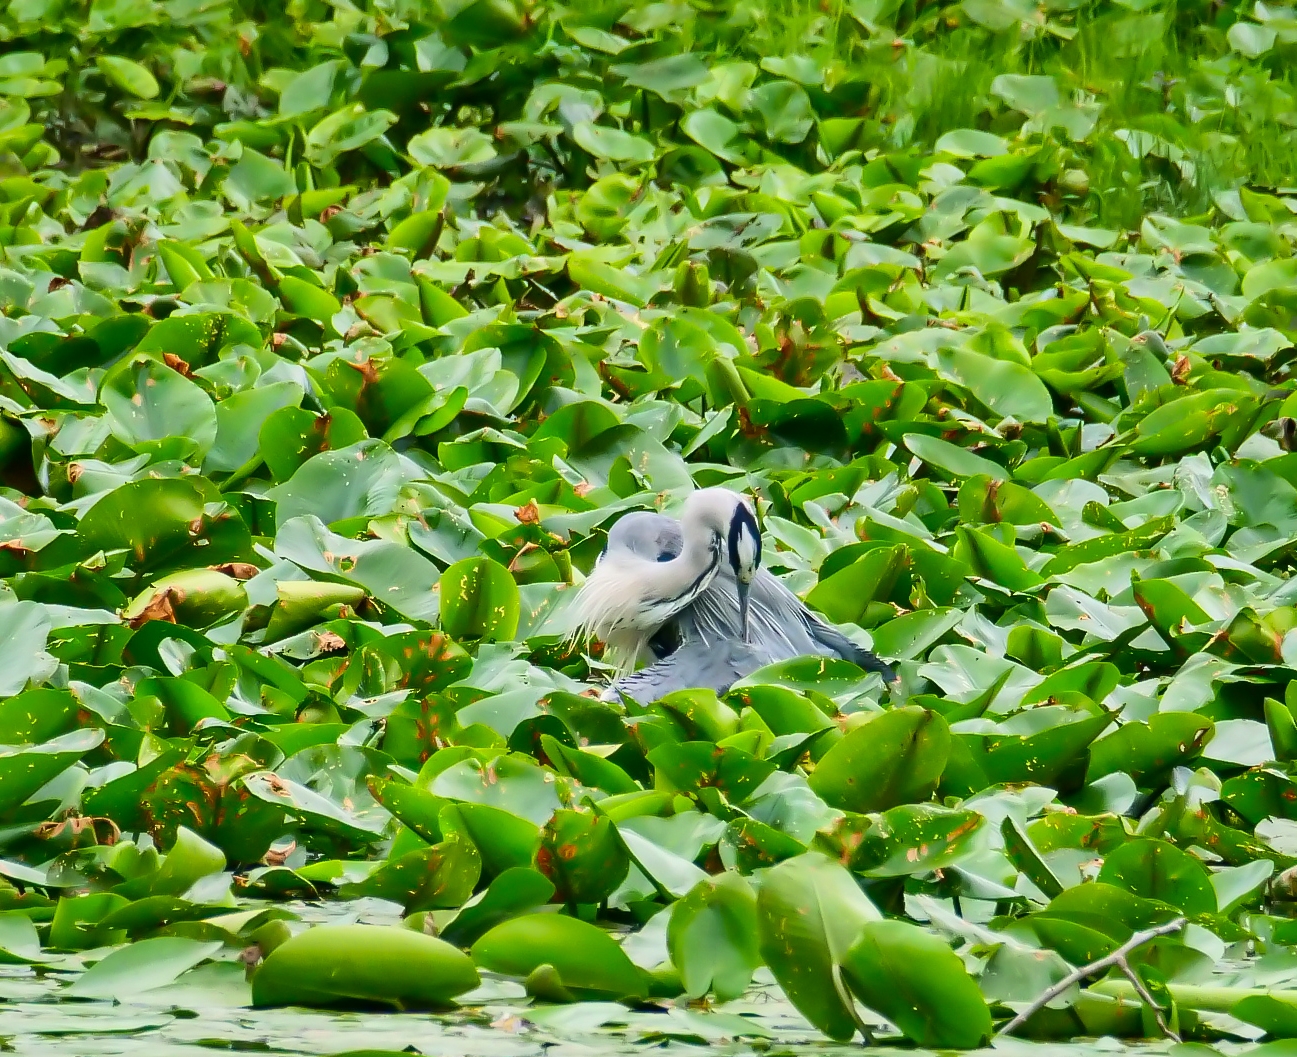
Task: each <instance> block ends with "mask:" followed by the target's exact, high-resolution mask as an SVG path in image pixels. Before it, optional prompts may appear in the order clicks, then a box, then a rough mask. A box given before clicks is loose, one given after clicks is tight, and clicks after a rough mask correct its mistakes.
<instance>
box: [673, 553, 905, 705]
mask: <svg viewBox="0 0 1297 1057" xmlns="http://www.w3.org/2000/svg"><path fill="white" fill-rule="evenodd" d="M748 604H749V613H748V625H749V628H748V638H749V639H750V640H751V641H752V642H753V643H754V644H755V645H756V646H757V647H758V648H759V649H761V650H762V651H763V652H765V653H767V654H769V655H770V657H771V660H772V661H774V660H786V659H788V658H790V657H802V656H806V655H807V654H821V655H825V656H836V657H841V658H842V659H843V660H847V661H851V662H853V663H854V664H857V665H859V666H860V667H861V668H863V669H864V670H865V671H867V672H877V673H878V674H879V675H881V676H882V677H883V679H884V681H886V682H891V681H892V680H893V679H894V678H895V673H894V672H893V671H892V669H891V667H890V666H889V665H887V664H886V663H884V662H883V661H881V660H879V658H878V657H876V656H875V655H874V654H872V653H870V652H869V651H868V650H866V649H862V648H861V647H860V646H857V645H856V644H855V643H854V642H852V641H851V640H850V639H849V638H847V636H846V635H844V634H843V633H842V632H841V631H839V630H838V629H837V628H835V627H834V626H833V625H832V624H830V623H828V622H827V621H826V620H824V619H823V618H822V617H821V616H820V615H819V614H817V613H814V612H812V611H811V610H810V609H808V608H807V607H806V603H804V602H803V601H802V600H801V599H800V598H798V597H797V596H796V595H795V594H793V592H792V591H790V590H789V589H788V588H787V587H786V586H785V585H784V583H783V581H782V580H780V579H779V578H778V577H777V576H775V575H774V574H773V573H772V572H770V571H769V570H768V569H762V570H761V571H760V572H758V573H757V575H756V578H755V579H754V580H753V581H752V590H751V593H750V595H749V598H748ZM686 618H687V619H689V620H692V622H693V624H694V627H695V629H696V631H697V634H698V635H699V636H700V637H702V638H704V639H710V640H711V641H713V642H715V641H719V640H723V639H738V638H741V633H740V630H739V604H738V595H737V592H736V588H735V583H734V574H733V572H731V571H730V569H729V568H728V567H722V569H721V571H720V572H719V573H718V574H717V576H716V579H715V580H713V581H712V584H711V586H710V587H709V588H708V589H707V590H706V591H705V592H703V594H702V595H700V596H699V597H698V599H697V600H696V601H695V602H694V604H693V606H692V607H690V609H689V610H686ZM689 630H690V629H689V628H688V627H686V628H685V629H684V633H685V635H686V637H692V636H690V635H689V634H688V632H689Z"/></svg>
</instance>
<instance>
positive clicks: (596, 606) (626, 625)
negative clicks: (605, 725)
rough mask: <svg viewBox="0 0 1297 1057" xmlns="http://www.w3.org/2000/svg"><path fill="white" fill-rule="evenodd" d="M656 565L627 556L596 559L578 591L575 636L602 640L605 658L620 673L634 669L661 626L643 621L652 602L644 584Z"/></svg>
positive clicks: (650, 580) (649, 582)
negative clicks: (613, 559)
mask: <svg viewBox="0 0 1297 1057" xmlns="http://www.w3.org/2000/svg"><path fill="white" fill-rule="evenodd" d="M656 564H657V563H656V562H649V561H644V560H642V559H639V558H630V557H623V558H621V560H619V561H616V562H611V561H603V562H599V564H598V565H596V566H595V567H594V570H593V571H592V572H591V573H590V575H589V576H588V577H587V578H586V581H585V583H583V584H582V585H581V590H580V592H579V593H578V594H577V598H576V612H577V624H576V628H575V630H574V632H573V636H574V638H577V639H599V640H601V641H602V642H603V644H604V648H605V652H604V659H605V660H606V661H608V663H609V664H612V665H614V666H616V668H617V670H618V671H619V672H621V673H626V672H630V671H634V669H635V665H636V664H637V663H638V661H639V659H640V654H641V653H642V652H643V651H644V649H645V648H646V647H647V646H648V640H649V639H650V638H652V636H653V633H654V632H655V631H656V630H657V627H658V626H660V625H658V626H654V625H651V624H649V625H646V624H645V616H646V615H647V613H648V611H649V609H650V606H651V603H652V599H651V598H646V597H645V595H646V587H647V586H648V585H650V584H652V582H653V581H652V575H653V572H654V567H655V566H656Z"/></svg>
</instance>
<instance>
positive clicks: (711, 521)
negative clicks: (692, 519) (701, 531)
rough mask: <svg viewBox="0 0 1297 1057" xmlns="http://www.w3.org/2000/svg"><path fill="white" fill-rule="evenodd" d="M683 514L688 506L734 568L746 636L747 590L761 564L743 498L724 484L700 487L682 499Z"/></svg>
mask: <svg viewBox="0 0 1297 1057" xmlns="http://www.w3.org/2000/svg"><path fill="white" fill-rule="evenodd" d="M685 505H686V518H688V517H689V512H690V509H692V512H693V513H695V514H696V515H697V517H698V520H699V521H700V522H701V523H702V524H704V525H705V526H706V527H707V528H708V529H710V530H711V532H712V533H713V539H714V540H715V545H716V547H717V549H718V550H719V551H720V554H721V557H722V560H724V561H727V562H729V565H730V568H731V569H733V570H734V580H735V584H736V586H737V590H738V602H739V618H740V624H741V625H742V628H743V637H744V638H745V639H746V638H747V626H748V591H749V589H750V588H751V586H752V580H753V578H754V577H755V576H756V575H757V570H758V569H760V568H761V530H760V529H759V528H758V527H757V519H756V516H755V515H754V514H753V513H752V507H750V506H749V505H748V502H747V500H746V499H744V498H743V497H742V496H741V495H738V494H737V493H735V492H731V491H729V490H728V489H725V488H703V489H700V490H699V491H697V492H694V493H693V494H692V495H691V496H690V497H689V499H688V500H687V501H686V504H685Z"/></svg>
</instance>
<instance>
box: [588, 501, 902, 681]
mask: <svg viewBox="0 0 1297 1057" xmlns="http://www.w3.org/2000/svg"><path fill="white" fill-rule="evenodd" d="M709 491H711V490H710V489H709ZM745 510H746V508H745ZM746 512H747V513H748V514H749V515H750V513H751V511H750V510H747V511H746ZM689 516H690V511H689V508H688V506H687V505H686V509H685V511H684V516H683V518H682V519H681V521H676V520H675V519H674V518H671V517H667V516H665V515H663V514H655V513H652V512H650V511H635V512H633V513H630V514H627V515H626V516H624V517H623V518H621V520H619V521H618V522H617V523H616V524H615V525H614V526H613V528H612V530H611V531H610V532H609V533H608V546H607V549H606V550H605V551H604V554H603V556H602V557H601V558H600V561H599V564H598V566H597V567H596V569H595V572H594V573H592V574H591V578H590V580H587V584H591V583H592V582H593V583H594V585H595V586H594V588H593V590H592V591H591V594H592V596H594V595H597V594H599V593H601V592H602V591H603V590H604V585H606V584H611V583H612V582H613V581H614V579H621V578H627V579H628V578H631V577H630V575H629V574H628V573H626V572H622V571H623V570H631V569H634V570H635V574H634V576H635V578H638V577H648V578H650V581H651V578H652V576H653V571H654V570H653V569H652V568H651V567H647V565H646V563H656V564H657V565H658V567H661V566H663V565H669V564H672V563H675V562H678V561H680V560H681V556H682V555H683V552H684V551H685V549H686V543H685V540H686V538H687V536H688V535H689V531H690V530H689V525H688V518H689ZM745 525H746V522H745ZM741 532H751V533H753V534H754V535H755V534H756V528H755V519H754V521H753V524H752V526H751V527H750V528H744V529H743V530H741ZM727 538H728V537H727ZM751 552H752V553H755V554H756V556H757V561H758V562H759V560H760V541H759V537H758V539H757V544H756V546H755V547H754V548H752V551H751ZM745 553H748V552H746V551H745ZM738 564H740V563H736V562H734V561H730V562H720V563H718V567H717V569H716V572H715V573H714V575H713V576H712V577H711V578H710V580H709V581H708V583H707V584H706V585H705V586H704V587H703V588H702V589H701V590H699V591H698V592H697V593H696V594H695V595H694V596H693V598H692V599H691V600H690V601H689V602H688V603H686V604H684V605H682V606H678V607H676V608H675V610H674V612H673V614H672V616H671V617H668V618H667V619H665V620H661V621H657V620H656V618H654V620H653V621H646V622H645V625H647V624H650V623H656V627H654V628H653V629H652V630H648V629H647V628H646V627H644V626H642V627H641V628H640V630H639V632H638V634H637V636H635V637H633V638H632V637H627V638H625V639H624V640H622V642H621V648H622V651H623V653H625V652H629V651H631V650H633V651H634V652H633V653H632V654H631V656H630V657H629V659H623V667H626V666H627V665H633V664H634V661H635V658H636V657H637V656H638V655H639V654H640V653H641V652H643V651H645V650H646V649H647V651H648V652H649V653H651V654H652V655H653V656H655V657H656V658H658V659H657V661H656V663H653V664H650V665H649V666H648V667H645V668H643V669H641V670H640V671H638V672H635V673H634V674H625V672H623V674H622V676H621V678H620V679H618V681H617V682H616V684H615V685H614V686H613V687H612V688H611V691H610V692H609V693H607V694H606V695H605V696H606V697H611V698H612V699H614V700H615V699H616V698H617V696H618V695H619V693H625V694H626V695H627V696H630V697H634V698H637V699H641V700H655V699H656V698H659V697H661V696H663V695H664V694H667V693H670V692H671V691H673V690H679V689H685V688H688V687H708V688H711V689H714V690H717V691H718V692H723V691H725V690H727V689H729V687H730V685H731V684H733V683H734V682H735V681H737V680H738V679H741V678H742V677H743V676H745V675H749V674H751V673H752V672H754V671H756V670H757V669H758V668H761V667H764V666H765V665H767V664H772V663H774V662H776V661H782V660H788V659H790V658H793V657H801V656H806V655H819V656H825V657H840V658H842V659H844V660H849V661H852V662H853V663H855V664H857V665H859V666H860V667H861V668H863V669H864V670H866V671H871V672H877V673H878V674H879V675H881V676H882V677H883V680H884V681H885V682H889V683H890V682H892V681H893V680H894V679H895V673H894V672H893V671H892V668H891V667H890V666H889V665H888V664H886V663H885V662H883V661H881V660H880V659H879V658H878V657H876V656H875V655H874V654H872V653H870V652H869V651H868V650H866V649H863V648H862V647H860V646H857V645H856V644H855V643H854V642H852V641H851V640H850V639H849V638H847V637H846V635H844V634H843V633H842V632H841V631H839V630H838V629H837V628H835V627H833V626H832V625H831V624H829V623H828V622H826V621H825V620H824V619H823V618H821V617H820V616H819V615H818V614H816V613H813V612H812V611H811V610H809V609H808V608H807V607H806V605H805V604H804V603H803V602H802V600H801V599H800V598H798V597H797V596H796V595H795V594H793V592H792V591H790V590H789V589H788V588H787V587H786V586H784V584H783V582H782V581H781V580H779V579H778V578H777V577H776V576H774V574H772V573H771V572H770V571H769V570H766V569H759V568H758V569H754V570H753V571H752V575H751V577H750V583H749V584H748V585H747V587H746V589H744V587H742V586H741V580H740V578H739V575H738V571H737V570H738ZM745 596H746V599H745ZM736 602H737V603H738V604H737V605H736ZM745 602H746V604H745ZM745 609H747V610H748V612H747V613H746V625H745V613H744V610H745ZM588 626H589V625H588ZM605 641H606V640H605ZM619 659H622V658H619Z"/></svg>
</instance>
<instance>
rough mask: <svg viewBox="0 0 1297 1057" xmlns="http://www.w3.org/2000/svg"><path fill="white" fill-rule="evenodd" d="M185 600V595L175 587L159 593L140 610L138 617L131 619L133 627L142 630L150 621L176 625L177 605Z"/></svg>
mask: <svg viewBox="0 0 1297 1057" xmlns="http://www.w3.org/2000/svg"><path fill="white" fill-rule="evenodd" d="M184 599H185V593H184V592H183V591H178V590H176V589H175V588H174V587H168V588H167V589H166V590H163V591H159V592H158V593H157V594H156V595H154V596H153V597H152V598H150V599H149V603H148V605H146V606H145V607H144V608H143V609H142V610H140V612H139V614H138V615H136V616H135V617H132V618H131V622H130V624H131V627H132V628H133V629H138V628H141V627H143V626H144V625H145V624H147V623H148V622H149V621H150V620H165V621H166V622H167V623H168V624H174V623H176V603H177V602H183V601H184Z"/></svg>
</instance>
